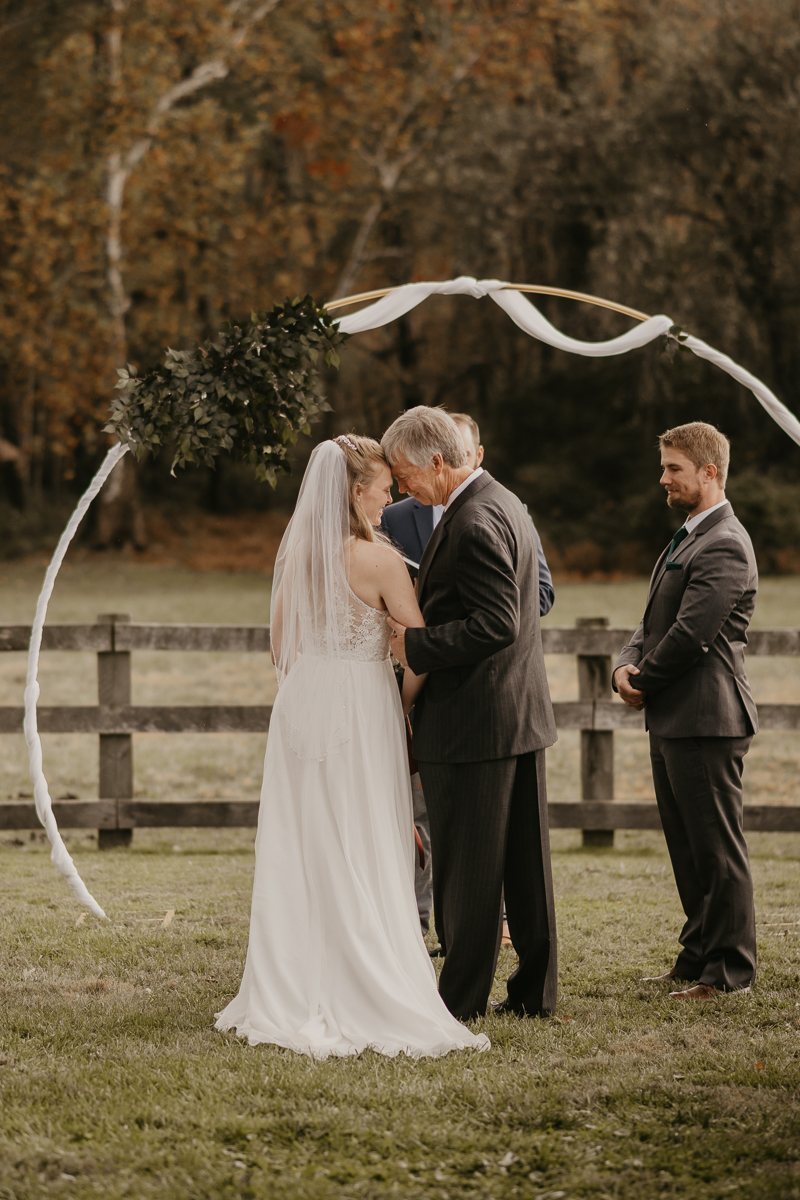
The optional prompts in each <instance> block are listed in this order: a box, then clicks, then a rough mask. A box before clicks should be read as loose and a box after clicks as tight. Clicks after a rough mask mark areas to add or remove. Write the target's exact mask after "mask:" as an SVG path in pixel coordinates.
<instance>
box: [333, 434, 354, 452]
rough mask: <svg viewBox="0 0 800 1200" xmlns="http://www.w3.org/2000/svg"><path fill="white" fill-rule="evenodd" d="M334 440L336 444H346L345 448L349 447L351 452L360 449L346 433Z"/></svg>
mask: <svg viewBox="0 0 800 1200" xmlns="http://www.w3.org/2000/svg"><path fill="white" fill-rule="evenodd" d="M333 440H334V441H335V442H337V443H339V444H340V445H341V443H342V442H344V444H345V446H349V447H350V449H351V450H357V449H358V446H357V445H356V444H355V442H354V441H352V439H351V438H349V437H348V436H347V434H346V433H342V434H340V435H339V437H337V438H334V439H333Z"/></svg>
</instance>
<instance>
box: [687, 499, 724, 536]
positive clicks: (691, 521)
mask: <svg viewBox="0 0 800 1200" xmlns="http://www.w3.org/2000/svg"><path fill="white" fill-rule="evenodd" d="M727 503H728V501H727V500H720V502H719V504H712V505H711V508H706V509H704V510H703V511H702V512H701V513H698V514H697V516H696V517H687V518H686V520H685V521H684V525H685V526H686V532H687V533H691V532H692V530H693V529H696V528H697V526H698V525H699V524H700V522H701V521H705V519H706V517H710V516H711V514H712V512H716V511H717V509H718V508H722V506H723V504H727Z"/></svg>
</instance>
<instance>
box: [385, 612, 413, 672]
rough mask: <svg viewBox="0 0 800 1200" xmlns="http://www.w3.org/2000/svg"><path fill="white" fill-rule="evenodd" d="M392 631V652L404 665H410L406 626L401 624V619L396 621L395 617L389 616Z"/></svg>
mask: <svg viewBox="0 0 800 1200" xmlns="http://www.w3.org/2000/svg"><path fill="white" fill-rule="evenodd" d="M386 620H387V621H388V623H389V627H390V629H392V630H393V633H392V654H393V655H394V656H395V658H396V659H397V661H398V662H401V663H402V664H403V666H404V667H407V666H408V659H407V658H406V626H405V625H401V624H400V622H399V621H395V619H394V617H387V618H386Z"/></svg>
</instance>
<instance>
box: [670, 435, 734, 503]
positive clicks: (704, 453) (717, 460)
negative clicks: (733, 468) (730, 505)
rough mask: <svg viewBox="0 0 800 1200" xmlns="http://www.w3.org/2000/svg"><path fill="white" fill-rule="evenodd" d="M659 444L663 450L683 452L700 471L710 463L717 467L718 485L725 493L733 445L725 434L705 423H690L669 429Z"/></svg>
mask: <svg viewBox="0 0 800 1200" xmlns="http://www.w3.org/2000/svg"><path fill="white" fill-rule="evenodd" d="M658 442H659V445H660V446H661V448H662V449H663V448H664V446H668V447H669V448H670V449H671V450H681V451H682V452H683V453H684V454H685V455H686V457H687V458H688V459H689V460H690V462H692V463H694V465H695V466H696V467H697V469H698V470H699V469H700V467H705V466H708V464H709V463H710V464H711V465H712V466H714V467H716V468H717V483H718V484H719V486H720V487H721V488H722V489H723V491H724V489H725V483H726V480H727V478H728V464H729V463H730V460H731V444H730V442H729V441H728V439H727V438H726V437H725V434H724V433H720V431H719V430H718V429H715V428H714V426H713V425H706V423H705V421H690V422H689V424H688V425H676V426H675V428H674V429H668V430H667V431H666V433H662V434H661V435H660V436H659V439H658Z"/></svg>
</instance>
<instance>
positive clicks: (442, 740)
mask: <svg viewBox="0 0 800 1200" xmlns="http://www.w3.org/2000/svg"><path fill="white" fill-rule="evenodd" d="M382 444H383V447H384V450H385V451H386V455H387V458H388V459H389V462H390V463H391V465H392V469H393V471H394V474H395V476H396V478H397V481H398V484H399V486H400V489H401V491H405V492H409V493H410V494H411V495H412V496H414V497H415V498H416V499H417V500H420V501H421V502H422V503H424V504H429V505H434V504H441V505H443V506H444V514H443V516H442V519H441V521H440V522H439V524H438V525H437V527H436V531H435V533H434V535H433V537H432V538H431V539H430V541H429V542H428V545H427V547H426V550H425V553H424V555H423V558H422V563H421V565H420V575H419V588H418V594H419V602H420V607H421V609H422V613H423V616H424V617H425V621H426V627H425V628H424V629H408V630H406V629H405V628H404V627H403V626H401V625H399V624H397V623H396V622H393V621H392V620H391V619H390V621H389V623H390V625H391V626H392V628H393V630H394V637H393V649H394V652H395V654H396V655H397V657H398V658H399V659H400V661H401V662H402V663H404V664H405V665H407V666H410V668H411V670H413V671H414V672H415V673H417V674H428V675H429V678H428V681H427V683H426V685H425V687H424V688H423V690H422V693H421V695H420V698H419V700H418V701H417V707H416V719H415V722H414V752H415V755H416V757H417V759H418V761H419V769H420V775H421V777H422V783H423V787H424V789H425V797H426V800H427V805H428V813H429V816H430V823H431V843H432V858H433V884H434V909H435V915H436V927H437V929H438V930H439V931H440V933H441V935H442V937H443V940H444V944H445V947H446V958H445V963H444V967H443V968H442V974H441V977H440V981H439V989H440V992H441V995H442V998H443V999H444V1001H445V1003H446V1004H447V1006H448V1008H449V1009H450V1011H451V1012H452V1013H454V1014H455V1015H456V1016H458V1017H461V1018H462V1019H469V1018H471V1017H476V1016H480V1015H482V1014H483V1013H484V1012H485V1010H486V1004H487V1001H488V998H489V992H490V990H491V986H492V981H493V978H494V971H495V967H496V963H497V951H498V947H499V941H500V938H499V932H500V919H501V912H500V904H501V896H502V894H503V891H504V890H505V901H506V911H507V915H508V925H509V931H510V933H511V938H512V940H513V943H514V947H515V949H516V950H517V952H518V954H519V960H520V961H519V966H518V968H517V969H516V971H514V973H513V974H512V975H511V977H510V978H509V980H508V995H507V998H506V999H505V1000H504V1001H501V1002H500V1003H499V1006H498V1007H499V1010H500V1011H503V1012H514V1013H517V1014H519V1015H529V1016H538V1015H549V1014H552V1013H553V1012H554V1010H555V1003H556V931H555V912H554V904H553V885H552V876H551V869H550V847H549V836H548V819H547V792H546V786H545V767H544V750H545V747H547V746H550V745H552V744H553V742H555V740H556V729H555V721H554V719H553V709H552V705H551V703H550V694H549V690H548V686H547V678H546V675H545V670H544V655H543V651H542V639H541V629H540V625H539V589H538V562H537V553H536V540H535V538H534V531H533V526H532V524H531V521H530V518H529V517H528V515H527V513H526V511H525V508H524V507H523V505H522V504H521V503H520V501H519V500H518V499H517V497H516V496H514V495H513V494H512V493H511V492H509V491H507V490H506V489H505V488H504V487H502V486H501V485H500V484H499V483H497V482H496V481H495V480H494V479H492V477H491V475H489V474H488V473H487V472H486V471H484V470H483V468H482V467H478V468H477V469H475V470H472V469H471V467H470V466H469V464H468V463H467V461H466V453H465V450H464V445H463V442H462V440H461V437H460V435H459V432H458V428H457V427H456V425H455V423H454V422H453V421H452V419H451V418H450V417H449V416H448V415H447V414H446V413H444V412H443V411H442V410H440V409H435V408H426V407H423V406H421V407H419V408H414V409H410V410H409V411H408V412H406V413H404V414H403V415H402V416H401V417H399V418H398V419H397V420H396V421H395V422H394V424H393V425H391V426H390V427H389V429H388V430H387V431H386V433H385V434H384V437H383V442H382Z"/></svg>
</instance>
